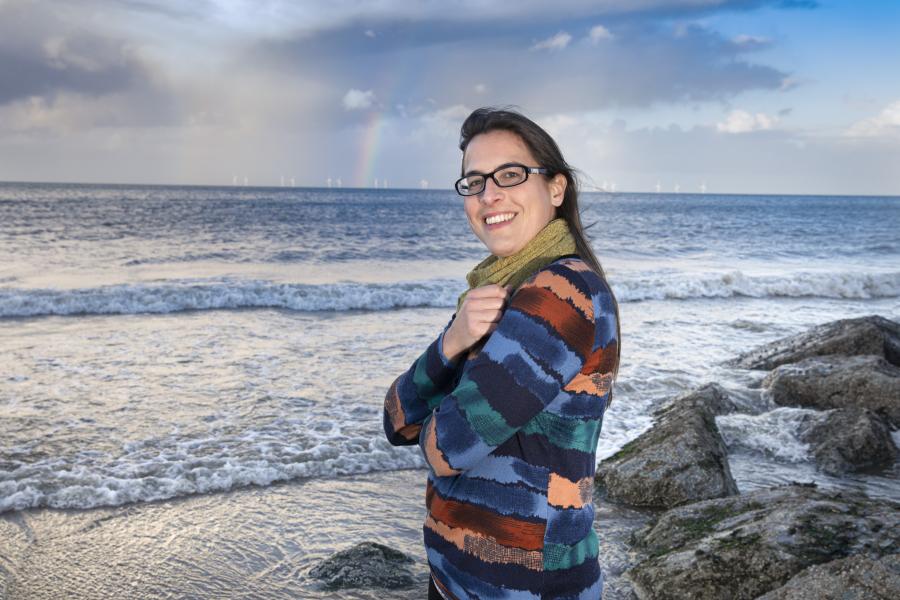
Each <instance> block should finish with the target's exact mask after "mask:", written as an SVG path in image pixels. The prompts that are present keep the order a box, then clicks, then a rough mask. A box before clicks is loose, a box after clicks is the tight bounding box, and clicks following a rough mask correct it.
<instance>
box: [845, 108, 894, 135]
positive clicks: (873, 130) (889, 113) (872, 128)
mask: <svg viewBox="0 0 900 600" xmlns="http://www.w3.org/2000/svg"><path fill="white" fill-rule="evenodd" d="M847 135H849V136H851V137H893V136H897V137H900V100H896V101H894V102H892V103H891V104H888V105H887V107H885V108H884V110H882V111H881V112H880V113H878V114H877V115H876V116H874V117H871V118H869V119H865V120H863V121H860V122H858V123H855V124H853V125H852V126H851V127H850V128H849V129H848V130H847Z"/></svg>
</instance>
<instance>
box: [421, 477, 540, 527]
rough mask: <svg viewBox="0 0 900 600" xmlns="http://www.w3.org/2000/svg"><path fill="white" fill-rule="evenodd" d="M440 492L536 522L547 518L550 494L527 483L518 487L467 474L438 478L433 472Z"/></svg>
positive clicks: (504, 513)
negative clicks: (537, 490)
mask: <svg viewBox="0 0 900 600" xmlns="http://www.w3.org/2000/svg"><path fill="white" fill-rule="evenodd" d="M428 475H429V478H430V479H431V485H432V486H433V487H434V490H435V492H436V493H438V494H440V495H441V497H442V498H444V499H446V500H459V501H461V502H469V503H471V504H475V505H476V506H481V507H484V508H487V509H489V510H491V511H493V512H496V513H498V514H501V515H510V516H513V517H517V518H520V519H529V520H532V521H536V520H540V519H544V518H546V514H547V497H546V495H545V494H544V493H541V492H535V491H533V490H532V489H531V488H528V487H526V486H515V485H508V484H503V483H497V482H495V481H489V480H487V479H470V478H468V477H466V476H465V475H456V476H455V477H435V476H434V475H433V474H431V473H429V474H428Z"/></svg>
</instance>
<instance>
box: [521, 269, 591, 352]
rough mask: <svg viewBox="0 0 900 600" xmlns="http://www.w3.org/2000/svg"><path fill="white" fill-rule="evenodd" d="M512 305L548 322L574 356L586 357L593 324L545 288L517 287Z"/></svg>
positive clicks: (589, 350) (589, 349)
mask: <svg viewBox="0 0 900 600" xmlns="http://www.w3.org/2000/svg"><path fill="white" fill-rule="evenodd" d="M512 306H514V307H515V308H517V309H519V310H521V311H523V312H525V313H527V314H529V315H534V316H536V317H538V318H540V319H543V320H544V321H546V322H548V323H549V324H550V326H551V327H553V328H554V329H555V330H556V331H557V332H558V334H559V336H560V337H561V338H562V340H563V341H564V342H565V343H566V344H568V345H569V346H572V347H573V348H574V350H575V351H576V352H578V354H580V355H581V356H583V357H585V358H587V356H588V355H589V354H590V353H591V349H592V348H593V346H594V323H593V321H588V320H587V319H585V318H584V316H583V315H582V314H581V313H579V312H578V310H577V309H576V308H575V307H574V306H572V305H571V304H569V302H568V301H566V300H564V299H562V298H560V297H559V296H557V295H556V294H555V293H553V292H552V291H551V290H548V289H545V288H537V287H528V288H521V289H520V290H519V291H518V292H517V293H516V295H515V296H514V297H513V301H512Z"/></svg>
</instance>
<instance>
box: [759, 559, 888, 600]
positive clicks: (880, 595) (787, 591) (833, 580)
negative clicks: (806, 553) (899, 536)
mask: <svg viewBox="0 0 900 600" xmlns="http://www.w3.org/2000/svg"><path fill="white" fill-rule="evenodd" d="M894 598H900V554H891V555H889V556H882V557H881V558H874V559H873V558H869V557H868V556H851V557H849V558H842V559H839V560H833V561H831V562H828V563H825V564H821V565H814V566H812V567H809V568H807V569H804V570H803V571H800V572H799V573H798V574H797V575H794V577H792V578H791V580H790V581H788V582H787V583H786V584H784V585H783V586H781V587H780V588H778V589H776V590H772V591H771V592H768V593H766V594H763V595H762V596H760V597H759V598H757V599H756V600H893V599H894Z"/></svg>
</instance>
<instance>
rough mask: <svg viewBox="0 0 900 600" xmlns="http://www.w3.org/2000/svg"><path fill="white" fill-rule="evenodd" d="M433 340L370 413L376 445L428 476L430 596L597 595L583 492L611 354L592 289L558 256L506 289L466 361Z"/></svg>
mask: <svg viewBox="0 0 900 600" xmlns="http://www.w3.org/2000/svg"><path fill="white" fill-rule="evenodd" d="M451 323H452V319H451ZM448 327H449V325H448ZM444 332H446V328H445V329H444ZM442 338H443V333H441V336H440V337H438V339H437V340H435V341H434V342H432V344H431V345H430V346H429V347H428V349H427V350H426V351H425V352H424V354H422V355H421V356H420V357H419V358H418V359H417V360H416V361H415V362H414V363H413V365H412V366H411V367H410V369H409V370H408V371H406V372H405V373H403V374H402V375H401V376H400V377H398V378H397V379H396V381H394V383H393V384H392V385H391V387H390V389H389V390H388V393H387V396H386V398H385V403H384V428H385V433H386V435H387V437H388V440H389V441H390V442H391V443H392V444H394V445H412V444H415V443H418V444H419V446H420V448H421V451H422V453H423V455H424V457H425V460H426V462H427V463H428V465H429V467H430V469H429V473H428V482H427V487H426V499H425V502H426V506H427V510H428V514H427V517H426V520H425V526H424V535H425V548H426V551H427V555H428V562H429V565H430V567H431V572H432V577H433V579H434V580H435V583H436V585H437V587H438V588H439V589H440V590H441V591H442V592H443V593H444V595H445V596H446V597H447V598H451V599H459V600H464V599H469V598H479V599H487V598H542V599H547V598H579V599H588V598H591V599H596V598H600V595H601V590H602V588H603V574H602V572H601V570H600V565H599V562H598V558H597V557H598V540H597V535H596V533H595V532H594V530H593V528H592V523H593V520H594V507H593V504H592V490H593V478H594V471H595V467H596V449H597V437H598V435H599V433H600V428H601V425H602V423H603V414H604V412H605V409H606V405H607V402H608V400H609V398H610V395H609V394H610V391H611V390H610V388H611V381H612V374H613V372H614V370H615V368H616V363H617V357H616V355H617V344H618V340H617V339H616V313H615V306H614V304H613V298H612V294H611V293H610V290H609V287H608V285H607V283H606V281H605V280H604V279H603V278H602V277H600V276H599V275H597V274H596V273H595V272H594V271H592V270H591V269H590V268H589V267H588V266H587V265H586V264H585V263H584V262H583V261H582V260H581V259H580V258H577V257H574V258H573V257H564V258H561V259H558V260H557V261H555V262H553V263H552V264H550V265H549V266H547V267H545V268H543V269H541V270H540V271H538V272H537V273H536V274H535V275H534V276H532V277H531V278H530V279H529V280H528V281H527V282H525V284H523V285H522V286H521V287H520V288H519V289H518V290H516V292H515V293H514V294H513V295H512V297H511V298H510V300H509V303H508V305H507V308H506V310H505V311H504V313H503V316H502V318H501V320H500V322H499V324H498V327H497V329H496V330H495V331H494V332H493V333H492V334H491V335H490V336H489V337H488V339H487V342H486V343H485V344H484V346H483V347H482V348H481V350H480V351H479V352H477V353H470V354H469V356H468V357H467V359H466V360H464V361H460V362H459V363H457V364H453V363H451V362H449V361H448V360H447V358H446V357H445V356H444V355H443V354H442V352H441V340H442Z"/></svg>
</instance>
